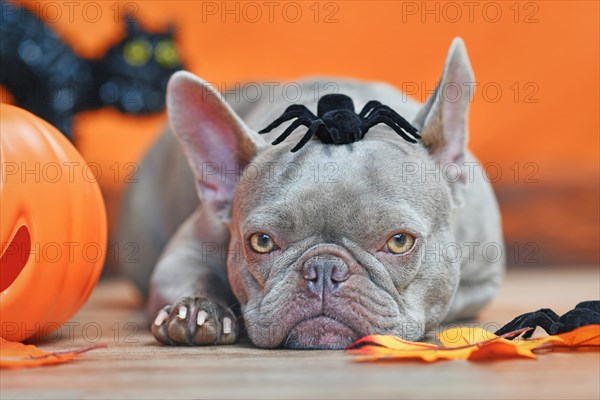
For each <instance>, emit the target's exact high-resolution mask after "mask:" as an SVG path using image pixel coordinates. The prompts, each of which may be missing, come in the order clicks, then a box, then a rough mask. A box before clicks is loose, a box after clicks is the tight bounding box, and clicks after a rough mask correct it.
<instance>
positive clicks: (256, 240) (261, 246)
mask: <svg viewBox="0 0 600 400" xmlns="http://www.w3.org/2000/svg"><path fill="white" fill-rule="evenodd" d="M250 247H252V250H254V251H255V252H257V253H260V254H265V253H270V252H271V251H273V250H275V242H274V241H273V239H271V236H269V235H267V234H266V233H255V234H253V235H252V236H250Z"/></svg>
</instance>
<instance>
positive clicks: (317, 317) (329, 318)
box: [290, 314, 356, 333]
mask: <svg viewBox="0 0 600 400" xmlns="http://www.w3.org/2000/svg"><path fill="white" fill-rule="evenodd" d="M317 320H322V321H331V322H334V323H336V324H340V325H342V326H344V327H346V328H348V329H350V330H351V331H352V332H355V333H356V331H355V330H354V328H352V327H351V326H349V325H348V324H347V323H345V322H344V321H340V320H339V319H337V318H335V317H332V316H329V315H325V314H319V315H314V316H312V317H308V318H304V319H301V320H300V321H298V322H297V323H296V324H294V326H292V327H291V328H290V332H291V331H293V330H294V329H296V328H297V327H298V326H300V325H301V324H303V323H308V322H311V321H317Z"/></svg>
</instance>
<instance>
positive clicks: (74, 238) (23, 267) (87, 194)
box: [0, 104, 106, 341]
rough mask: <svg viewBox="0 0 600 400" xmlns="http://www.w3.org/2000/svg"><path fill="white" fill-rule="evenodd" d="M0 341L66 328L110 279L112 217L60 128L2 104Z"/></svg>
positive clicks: (91, 172)
mask: <svg viewBox="0 0 600 400" xmlns="http://www.w3.org/2000/svg"><path fill="white" fill-rule="evenodd" d="M0 132H1V134H0V158H1V159H0V167H1V180H0V218H1V221H0V241H1V242H0V243H1V248H0V251H1V256H0V257H1V259H0V324H1V327H0V328H1V329H0V336H2V337H3V338H5V339H7V340H13V341H23V340H25V339H27V338H40V337H42V336H45V335H48V334H49V333H51V332H53V331H55V330H56V329H58V328H60V326H62V324H64V323H65V322H66V321H67V320H68V319H69V318H71V317H72V316H73V314H75V312H77V310H79V308H80V307H81V306H82V305H83V303H84V302H85V300H86V299H87V297H88V296H89V294H90V292H91V291H92V289H93V287H94V286H95V284H96V282H97V281H98V277H99V276H100V272H101V271H102V265H103V263H104V258H105V254H106V251H105V250H106V212H105V208H104V202H103V200H102V195H101V193H100V189H99V186H98V184H97V183H96V180H95V174H97V172H98V171H97V170H94V169H93V168H91V166H89V165H87V164H86V163H85V161H84V160H83V158H82V157H81V155H80V154H79V153H78V152H77V150H75V148H74V147H73V145H72V144H71V143H70V142H69V141H68V140H67V139H66V138H65V137H64V136H63V135H62V134H61V133H60V132H58V130H57V129H56V128H54V127H53V126H51V125H50V124H48V123H47V122H45V121H43V120H42V119H40V118H38V117H36V116H35V115H33V114H31V113H29V112H27V111H25V110H23V109H20V108H18V107H14V106H11V105H8V104H0Z"/></svg>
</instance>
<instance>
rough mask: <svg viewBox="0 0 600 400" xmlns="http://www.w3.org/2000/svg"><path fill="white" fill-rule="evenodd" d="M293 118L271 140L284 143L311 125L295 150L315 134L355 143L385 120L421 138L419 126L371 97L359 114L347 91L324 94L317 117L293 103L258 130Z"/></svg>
mask: <svg viewBox="0 0 600 400" xmlns="http://www.w3.org/2000/svg"><path fill="white" fill-rule="evenodd" d="M292 119H295V121H294V122H292V123H291V124H290V125H289V126H288V127H287V128H286V129H285V131H283V133H282V134H281V135H279V137H277V139H275V140H274V141H273V143H272V144H273V145H277V144H279V143H281V142H283V141H284V140H285V139H286V138H287V137H288V136H290V135H291V134H292V132H293V131H295V130H296V129H297V128H298V127H300V126H306V127H308V130H307V131H306V133H305V134H304V136H303V137H302V139H300V141H299V142H298V144H296V146H294V148H293V149H292V150H291V151H292V153H295V152H296V151H298V150H300V149H301V148H302V147H304V145H305V144H306V143H308V141H309V140H310V139H311V138H312V137H313V136H315V135H316V136H317V137H318V138H319V140H321V141H322V142H323V143H328V144H348V143H354V142H357V141H359V140H361V139H362V138H364V136H365V135H366V133H367V132H368V131H369V129H371V128H372V127H373V126H375V125H377V124H382V123H383V124H386V125H387V126H389V127H390V128H392V129H393V130H394V131H395V132H396V133H397V134H398V135H400V136H401V137H402V138H404V140H406V141H408V142H411V143H416V142H417V140H416V139H420V138H421V137H420V136H419V135H418V133H417V129H416V128H415V127H414V126H412V125H411V124H410V123H409V122H408V121H407V120H406V119H404V118H403V117H402V116H400V115H399V114H398V113H397V112H395V111H394V110H392V109H391V108H390V107H388V106H386V105H383V104H381V103H380V102H378V101H376V100H372V101H369V102H368V103H367V104H366V105H365V106H364V107H363V109H362V110H361V112H360V113H359V114H357V113H356V112H355V109H354V102H353V101H352V99H351V98H350V97H348V96H346V95H344V94H328V95H325V96H323V97H321V98H320V99H319V102H318V104H317V115H316V116H315V115H314V114H313V113H312V112H311V111H310V110H309V109H308V108H306V106H303V105H299V104H293V105H291V106H289V107H288V108H287V109H286V110H285V112H284V113H283V114H282V115H281V116H280V117H279V118H277V119H276V120H275V121H273V122H272V123H271V124H269V125H268V126H267V127H266V128H264V129H262V130H261V131H259V133H267V132H270V131H271V130H273V129H274V128H276V127H278V126H279V125H281V124H282V123H284V122H286V121H289V120H292Z"/></svg>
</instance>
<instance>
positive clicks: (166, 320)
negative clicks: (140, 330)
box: [152, 297, 238, 346]
mask: <svg viewBox="0 0 600 400" xmlns="http://www.w3.org/2000/svg"><path fill="white" fill-rule="evenodd" d="M237 333H238V325H237V321H236V319H235V316H234V315H233V313H232V312H231V311H229V310H228V309H226V308H225V307H223V306H221V305H219V304H217V303H215V302H214V301H212V300H209V299H206V298H204V297H182V298H181V299H179V301H177V303H175V304H173V305H168V306H165V307H163V308H162V309H161V310H160V311H159V312H158V314H157V315H156V317H155V319H154V322H153V323H152V334H153V335H154V337H155V338H156V340H158V341H159V342H161V343H163V344H169V345H191V346H194V345H196V346H203V345H209V344H231V343H234V342H235V339H236V337H237Z"/></svg>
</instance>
